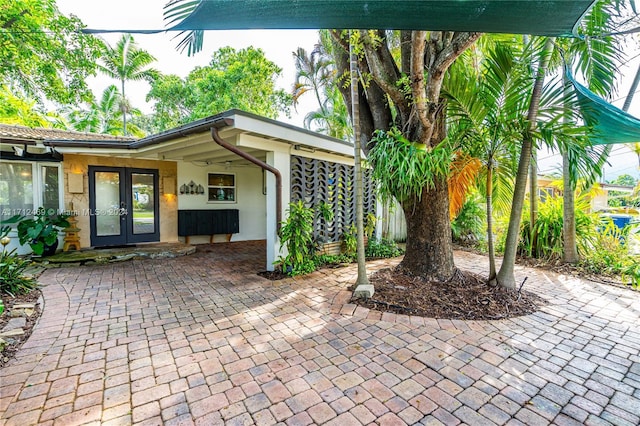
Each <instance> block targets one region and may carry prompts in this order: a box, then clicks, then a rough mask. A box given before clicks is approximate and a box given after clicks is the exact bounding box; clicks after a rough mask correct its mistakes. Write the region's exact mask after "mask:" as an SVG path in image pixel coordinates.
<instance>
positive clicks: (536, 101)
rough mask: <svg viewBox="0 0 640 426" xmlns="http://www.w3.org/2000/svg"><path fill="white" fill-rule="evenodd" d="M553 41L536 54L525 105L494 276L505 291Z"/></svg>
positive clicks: (510, 282)
mask: <svg viewBox="0 0 640 426" xmlns="http://www.w3.org/2000/svg"><path fill="white" fill-rule="evenodd" d="M553 43H554V38H553V37H551V38H548V39H547V41H546V42H545V44H544V47H543V49H542V52H541V53H540V60H539V63H538V70H537V72H536V79H535V81H534V84H533V90H532V92H531V101H530V103H529V111H528V113H527V122H528V123H529V124H528V126H529V129H527V131H525V132H524V133H523V140H522V149H521V150H520V159H519V161H518V171H517V174H516V183H515V187H514V190H513V205H512V207H511V214H510V216H509V228H508V230H507V240H506V243H505V251H504V258H503V261H502V265H500V270H499V271H498V274H497V276H496V277H497V280H498V283H499V284H500V285H501V286H502V287H505V288H515V287H516V281H515V275H514V266H515V262H516V250H517V247H518V238H519V236H520V220H521V217H522V208H523V205H524V194H525V190H526V185H527V176H528V174H529V162H530V160H531V152H532V148H533V138H532V133H533V131H534V127H535V123H536V121H537V119H538V108H539V106H540V98H541V97H542V89H543V85H544V77H545V74H546V73H547V67H548V65H549V61H550V60H551V54H552V53H553V47H554V45H553Z"/></svg>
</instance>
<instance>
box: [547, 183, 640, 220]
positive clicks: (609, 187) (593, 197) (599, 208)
mask: <svg viewBox="0 0 640 426" xmlns="http://www.w3.org/2000/svg"><path fill="white" fill-rule="evenodd" d="M561 182H562V181H561V178H554V177H549V176H543V175H538V197H539V199H540V200H541V201H542V202H544V200H546V198H547V197H548V196H554V195H560V194H562V183H561ZM632 193H633V187H631V186H624V185H613V184H610V183H597V184H595V188H594V190H593V191H591V192H590V194H589V197H590V208H591V212H606V211H608V210H609V200H610V199H612V198H614V197H615V196H617V195H616V194H626V195H631V194H632Z"/></svg>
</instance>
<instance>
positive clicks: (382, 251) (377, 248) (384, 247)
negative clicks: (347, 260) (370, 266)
mask: <svg viewBox="0 0 640 426" xmlns="http://www.w3.org/2000/svg"><path fill="white" fill-rule="evenodd" d="M403 253H404V252H403V251H402V249H401V248H400V247H398V246H397V244H396V243H395V241H393V240H389V239H386V238H381V239H380V240H375V239H370V240H369V242H368V243H367V247H366V248H365V255H366V256H367V257H382V258H389V257H398V256H400V255H402V254H403Z"/></svg>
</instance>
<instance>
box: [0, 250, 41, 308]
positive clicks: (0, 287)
mask: <svg viewBox="0 0 640 426" xmlns="http://www.w3.org/2000/svg"><path fill="white" fill-rule="evenodd" d="M30 264H31V262H30V261H29V260H27V259H24V258H22V257H20V256H18V255H17V254H16V250H15V249H14V250H11V251H7V250H3V251H2V253H0V293H3V294H9V295H11V296H13V297H15V296H16V295H18V294H23V293H28V292H29V291H31V290H33V289H34V288H36V287H37V286H38V283H37V282H36V280H34V279H33V278H30V277H26V276H25V275H24V271H25V269H27V267H29V265H30Z"/></svg>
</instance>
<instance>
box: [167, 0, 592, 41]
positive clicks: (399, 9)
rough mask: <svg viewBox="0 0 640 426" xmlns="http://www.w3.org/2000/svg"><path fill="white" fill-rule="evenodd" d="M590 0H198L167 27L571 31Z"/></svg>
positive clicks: (558, 33)
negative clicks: (188, 13) (177, 20)
mask: <svg viewBox="0 0 640 426" xmlns="http://www.w3.org/2000/svg"><path fill="white" fill-rule="evenodd" d="M593 3H594V0H346V1H345V0H343V1H338V0H202V1H201V2H200V4H199V5H198V6H197V8H196V9H195V10H194V11H193V12H192V13H191V14H190V15H188V16H187V17H186V18H185V19H184V20H182V21H181V22H179V23H177V24H176V25H175V26H173V27H171V28H170V30H173V31H189V30H238V29H323V28H347V29H395V30H431V31H473V32H487V33H509V34H531V35H546V36H571V35H573V33H574V29H575V27H576V25H577V23H578V22H579V21H580V19H581V17H582V16H583V15H584V14H585V13H586V12H587V11H588V10H589V8H590V7H591V5H592V4H593Z"/></svg>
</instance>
